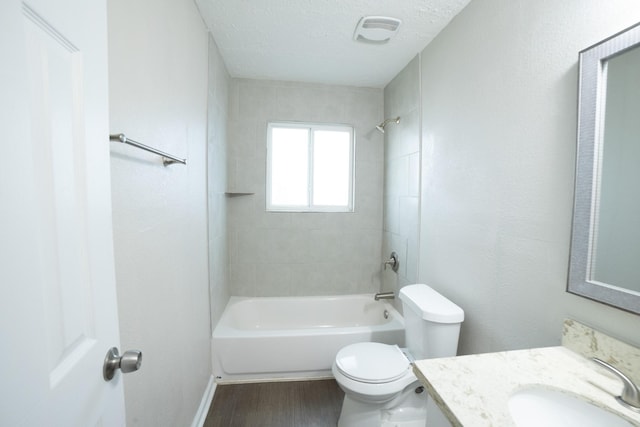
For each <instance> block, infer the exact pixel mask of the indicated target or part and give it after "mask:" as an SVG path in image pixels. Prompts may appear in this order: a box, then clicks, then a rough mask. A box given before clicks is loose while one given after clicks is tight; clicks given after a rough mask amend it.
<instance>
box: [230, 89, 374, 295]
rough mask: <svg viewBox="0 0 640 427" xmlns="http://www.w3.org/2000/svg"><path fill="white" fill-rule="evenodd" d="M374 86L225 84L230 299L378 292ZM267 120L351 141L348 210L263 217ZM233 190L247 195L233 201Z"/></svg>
mask: <svg viewBox="0 0 640 427" xmlns="http://www.w3.org/2000/svg"><path fill="white" fill-rule="evenodd" d="M382 112H383V92H382V90H381V89H369V88H357V87H341V86H326V85H315V84H303V83H291V82H276V81H262V80H247V79H233V80H232V81H231V86H230V98H229V121H228V138H229V146H228V153H227V178H228V183H227V191H228V192H229V193H235V194H229V195H228V196H227V197H228V198H227V203H228V204H227V227H228V228H227V230H228V239H229V240H228V249H229V257H230V263H229V283H230V292H231V294H232V295H238V296H293V295H334V294H350V293H362V292H377V291H378V290H379V288H380V281H381V278H380V276H381V269H380V253H381V249H382V234H381V230H382V198H383V196H382V194H383V193H382V191H383V161H384V160H383V156H384V149H383V138H382V135H381V134H380V133H379V132H377V131H376V130H375V125H376V124H378V123H379V122H380V121H381V120H382ZM269 121H301V122H319V123H344V124H349V125H352V126H353V127H354V129H355V135H356V167H355V212H353V213H282V212H277V213H276V212H266V210H265V206H266V202H265V188H266V184H265V179H266V130H267V123H268V122H269ZM238 193H251V194H243V195H239V194H238Z"/></svg>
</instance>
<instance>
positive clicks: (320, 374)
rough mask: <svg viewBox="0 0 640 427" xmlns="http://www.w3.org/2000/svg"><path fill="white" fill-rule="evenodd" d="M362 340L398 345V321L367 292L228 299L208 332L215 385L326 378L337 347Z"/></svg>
mask: <svg viewBox="0 0 640 427" xmlns="http://www.w3.org/2000/svg"><path fill="white" fill-rule="evenodd" d="M363 341H376V342H383V343H387V344H398V345H400V346H402V345H403V344H404V319H403V318H402V316H401V315H400V313H398V311H396V309H395V308H394V307H393V306H392V305H391V304H389V303H388V302H386V301H374V299H373V295H372V294H367V295H342V296H331V297H266V298H241V297H231V299H230V300H229V303H228V304H227V306H226V307H225V310H224V312H223V314H222V317H221V318H220V321H219V322H218V325H217V326H216V328H215V330H214V331H213V338H212V355H213V369H214V375H215V376H216V380H217V381H218V382H219V383H224V382H235V381H260V380H262V381H268V380H284V379H311V378H328V377H331V376H332V375H331V365H332V364H333V360H334V358H335V355H336V353H337V352H338V350H340V349H341V348H342V347H344V346H346V345H348V344H352V343H356V342H363Z"/></svg>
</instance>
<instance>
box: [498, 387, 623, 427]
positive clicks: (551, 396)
mask: <svg viewBox="0 0 640 427" xmlns="http://www.w3.org/2000/svg"><path fill="white" fill-rule="evenodd" d="M509 412H510V413H511V417H512V418H513V420H514V421H515V424H516V426H518V427H540V426H545V427H629V426H633V424H631V423H629V422H628V421H626V420H625V419H623V418H621V417H619V416H618V415H616V414H613V413H611V412H608V411H606V410H604V409H602V408H599V407H598V406H595V405H593V404H591V403H589V402H587V401H586V400H582V399H581V398H579V397H578V396H574V395H570V394H566V393H562V392H560V391H557V390H548V389H543V388H529V389H524V390H521V391H518V392H516V393H514V394H513V395H511V397H510V398H509Z"/></svg>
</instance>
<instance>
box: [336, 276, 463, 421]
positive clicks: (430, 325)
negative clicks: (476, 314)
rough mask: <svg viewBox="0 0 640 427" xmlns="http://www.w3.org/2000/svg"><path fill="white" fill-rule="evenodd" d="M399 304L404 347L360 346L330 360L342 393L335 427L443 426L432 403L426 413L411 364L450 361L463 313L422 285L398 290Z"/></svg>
mask: <svg viewBox="0 0 640 427" xmlns="http://www.w3.org/2000/svg"><path fill="white" fill-rule="evenodd" d="M400 300H401V301H402V309H403V313H404V320H405V345H406V347H407V348H404V349H401V348H399V347H398V346H395V345H388V344H382V343H375V342H363V343H357V344H351V345H348V346H346V347H343V348H342V349H341V350H340V351H338V354H337V355H336V358H335V361H334V363H333V367H332V372H333V375H334V377H335V379H336V381H337V382H338V385H339V386H340V388H341V389H342V390H343V391H344V393H345V396H344V402H343V404H342V411H341V413H340V419H339V421H338V427H374V426H381V427H392V426H393V427H396V426H398V427H399V426H402V427H418V426H419V427H424V426H425V425H426V426H427V427H432V426H434V427H435V426H438V427H439V426H440V425H442V424H441V423H442V422H443V421H444V422H445V423H446V419H444V417H443V415H442V414H441V413H439V411H438V410H437V406H435V405H433V404H430V405H429V414H427V400H428V399H427V393H426V391H424V388H423V387H422V386H421V384H420V382H419V381H418V379H417V378H416V376H415V375H414V374H413V367H412V365H411V363H412V362H413V361H414V360H420V359H429V358H435V357H449V356H455V355H456V352H457V349H458V337H459V335H460V324H461V323H462V321H463V320H464V312H463V311H462V309H461V308H460V307H458V306H457V305H455V304H454V303H452V302H451V301H449V300H448V299H447V298H445V297H444V296H442V295H440V294H439V293H437V292H436V291H434V290H433V289H431V288H430V287H429V286H427V285H423V284H416V285H408V286H405V287H403V288H402V289H401V290H400ZM430 403H431V402H430ZM445 425H448V424H445Z"/></svg>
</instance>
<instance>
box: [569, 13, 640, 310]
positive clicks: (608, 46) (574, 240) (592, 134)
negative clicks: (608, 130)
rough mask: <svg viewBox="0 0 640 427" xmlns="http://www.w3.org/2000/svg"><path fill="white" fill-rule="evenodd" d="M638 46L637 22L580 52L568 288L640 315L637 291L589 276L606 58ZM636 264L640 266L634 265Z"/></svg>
mask: <svg viewBox="0 0 640 427" xmlns="http://www.w3.org/2000/svg"><path fill="white" fill-rule="evenodd" d="M638 46H640V23H639V24H636V25H634V26H632V27H630V28H627V29H626V30H623V31H621V32H619V33H617V34H615V35H613V36H611V37H609V38H607V39H605V40H603V41H601V42H599V43H597V44H595V45H593V46H591V47H588V48H586V49H584V50H583V51H581V52H580V55H579V70H580V71H579V75H580V77H579V86H578V92H579V101H578V145H577V153H576V154H577V156H576V180H575V196H574V197H575V200H574V208H573V225H572V233H571V251H570V260H569V276H568V283H567V292H570V293H573V294H576V295H581V296H583V297H586V298H590V299H593V300H596V301H599V302H602V303H605V304H608V305H611V306H613V307H618V308H621V309H623V310H626V311H630V312H632V313H636V314H640V293H638V292H635V291H632V290H629V289H625V288H621V287H617V286H615V285H612V284H608V283H602V282H598V281H594V280H591V277H592V275H591V265H592V262H591V255H592V252H593V251H592V250H593V248H592V246H593V243H594V234H593V230H594V227H595V219H596V216H597V210H598V197H597V192H598V185H597V184H598V180H597V178H598V177H599V175H600V166H601V161H600V159H601V148H602V137H603V131H604V101H605V98H604V97H605V95H606V81H607V80H606V79H607V76H606V67H605V66H604V64H605V62H606V61H607V60H608V59H610V58H612V57H614V56H617V55H620V54H622V53H624V52H625V51H627V50H629V49H632V48H634V47H638ZM639 267H640V266H639Z"/></svg>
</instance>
